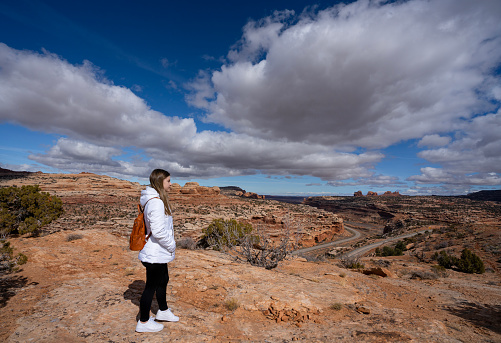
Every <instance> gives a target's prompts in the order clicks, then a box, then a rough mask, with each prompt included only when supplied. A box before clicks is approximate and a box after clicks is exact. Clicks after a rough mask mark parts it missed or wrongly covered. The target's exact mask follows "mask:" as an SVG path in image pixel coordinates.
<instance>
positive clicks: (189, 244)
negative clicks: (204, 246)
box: [176, 237, 197, 250]
mask: <svg viewBox="0 0 501 343" xmlns="http://www.w3.org/2000/svg"><path fill="white" fill-rule="evenodd" d="M176 246H177V247H178V248H179V249H187V250H195V249H196V248H197V243H196V242H195V241H194V240H193V238H191V237H182V238H181V239H179V240H177V242H176Z"/></svg>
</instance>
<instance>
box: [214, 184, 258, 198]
mask: <svg viewBox="0 0 501 343" xmlns="http://www.w3.org/2000/svg"><path fill="white" fill-rule="evenodd" d="M221 194H224V195H235V196H238V197H241V198H248V199H265V198H266V197H265V196H264V195H259V194H257V193H253V192H246V191H245V189H242V188H240V187H237V186H225V187H221Z"/></svg>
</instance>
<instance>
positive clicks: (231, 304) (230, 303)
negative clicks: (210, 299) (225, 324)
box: [224, 298, 240, 311]
mask: <svg viewBox="0 0 501 343" xmlns="http://www.w3.org/2000/svg"><path fill="white" fill-rule="evenodd" d="M224 306H225V307H226V308H227V309H228V310H230V311H235V310H236V309H237V308H238V307H239V306H240V304H239V302H238V300H237V299H235V298H231V299H228V300H226V302H225V303H224Z"/></svg>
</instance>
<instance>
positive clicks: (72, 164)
mask: <svg viewBox="0 0 501 343" xmlns="http://www.w3.org/2000/svg"><path fill="white" fill-rule="evenodd" d="M500 16H501V3H499V2H497V1H488V0H484V1H478V2H471V1H468V0H440V1H438V0H432V1H425V0H410V1H405V2H393V3H387V2H384V1H368V0H359V1H357V2H354V3H350V4H348V5H345V4H341V5H337V6H334V7H332V8H328V9H325V10H323V11H319V12H316V11H315V10H312V11H307V12H303V13H302V14H300V15H296V14H295V13H294V12H292V11H284V12H276V13H274V14H273V15H272V16H270V17H267V18H263V19H262V20H259V21H251V22H249V23H248V24H247V25H246V26H245V27H244V31H243V36H242V39H241V40H240V41H239V42H238V43H237V44H236V45H235V47H233V48H232V49H231V51H229V53H228V55H227V58H226V59H225V61H224V62H223V65H222V66H221V68H220V69H218V70H213V71H211V70H205V71H200V73H199V74H198V76H197V77H196V78H195V79H194V80H193V81H192V82H191V83H189V84H188V85H185V86H186V87H187V88H188V89H189V90H190V93H189V94H188V95H187V96H186V100H187V101H188V102H189V103H190V104H191V105H193V106H195V107H197V108H200V109H203V110H205V111H206V115H205V117H204V118H203V120H205V121H206V122H210V123H216V124H220V125H222V126H224V127H225V128H226V129H227V130H225V131H201V132H200V131H198V130H197V125H196V122H195V120H194V119H192V118H182V117H175V116H166V115H164V114H162V113H160V112H158V111H155V110H154V109H152V108H150V106H149V105H148V104H147V103H146V102H145V101H144V100H143V99H141V98H140V97H138V96H137V95H135V94H134V93H133V92H132V91H131V90H130V89H127V88H125V87H122V86H118V85H115V84H113V82H111V81H110V80H107V79H106V78H104V77H103V75H104V73H103V72H102V71H100V70H99V69H98V68H97V67H96V66H94V65H92V64H91V63H90V62H87V61H84V62H83V63H82V64H81V65H72V64H70V63H68V62H67V61H65V60H64V59H63V58H61V57H59V56H57V55H54V54H51V53H49V52H45V51H44V52H43V53H35V52H31V51H19V50H15V49H12V48H10V47H8V46H7V45H5V44H1V43H0V121H2V122H12V123H16V124H20V125H22V126H25V127H27V128H30V129H32V130H37V131H43V132H47V133H55V134H58V135H63V136H64V137H63V138H61V139H59V140H58V141H57V143H55V145H54V146H52V147H50V148H49V149H48V150H47V151H46V152H45V153H37V154H32V155H31V157H30V158H32V159H33V160H35V161H37V162H39V163H43V164H46V165H49V166H52V167H54V168H60V169H62V170H68V171H82V170H85V171H92V172H99V173H108V174H110V175H113V174H114V175H116V176H122V177H144V176H147V175H148V174H149V171H150V170H151V169H152V168H156V167H161V168H165V169H167V170H169V171H171V173H172V174H173V175H176V177H181V178H195V177H196V178H211V177H222V176H237V175H250V174H255V173H258V172H259V173H262V174H268V175H278V176H284V177H285V176H288V175H296V176H303V175H311V176H315V177H318V178H320V179H322V180H324V181H328V182H329V184H330V185H333V186H336V185H339V186H345V185H347V184H350V183H351V184H352V185H362V184H365V185H373V186H389V185H393V186H400V185H402V183H401V181H400V180H399V179H398V178H396V177H393V176H387V175H377V174H376V171H375V166H376V165H377V164H378V163H379V162H381V161H382V159H383V158H384V155H383V154H382V153H381V152H379V151H377V150H375V149H381V148H386V147H388V146H391V145H392V144H395V143H399V142H402V141H407V140H409V139H416V140H418V141H419V143H418V147H420V148H423V149H424V150H423V151H421V152H420V153H419V157H421V158H423V159H425V160H427V161H429V162H430V163H433V164H434V166H433V167H423V168H422V169H421V175H414V176H412V177H410V178H409V179H408V181H412V182H416V183H418V184H426V183H428V184H438V183H444V184H447V185H460V184H461V183H464V184H469V185H479V186H481V185H488V184H490V185H498V184H499V175H500V172H501V171H500V169H499V168H500V166H501V160H500V156H501V151H500V147H501V142H500V135H499V132H500V131H501V130H500V129H501V124H500V119H499V118H500V114H499V112H497V113H495V112H496V110H497V109H496V106H498V107H499V101H500V100H501V96H500V94H501V91H500V87H499V76H498V75H496V74H494V72H493V71H494V70H495V69H496V68H497V67H498V66H499V64H500V62H501V58H500V56H501V42H500V37H501V24H500V22H499V17H500ZM160 62H161V63H162V65H163V66H164V67H169V66H170V65H172V63H171V62H169V61H168V60H167V59H162V60H161V61H160ZM167 87H171V89H181V88H180V87H179V88H178V85H177V84H175V83H172V82H170V83H169V84H168V85H167ZM138 89H139V88H135V90H136V91H138ZM126 147H134V148H135V149H137V150H136V151H137V154H138V156H134V157H133V158H132V159H131V158H124V156H123V155H122V154H123V149H124V148H126ZM437 165H439V167H437ZM342 180H348V181H346V182H341V183H340V181H342ZM457 187H459V186H457ZM430 189H431V188H430Z"/></svg>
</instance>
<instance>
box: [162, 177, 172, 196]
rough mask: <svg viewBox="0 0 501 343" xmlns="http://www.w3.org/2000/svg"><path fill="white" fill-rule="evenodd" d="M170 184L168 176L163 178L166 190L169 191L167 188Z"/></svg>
mask: <svg viewBox="0 0 501 343" xmlns="http://www.w3.org/2000/svg"><path fill="white" fill-rule="evenodd" d="M171 185H172V183H170V176H167V177H166V178H165V179H164V183H163V186H164V189H165V191H166V192H168V191H169V188H170V186H171Z"/></svg>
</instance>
